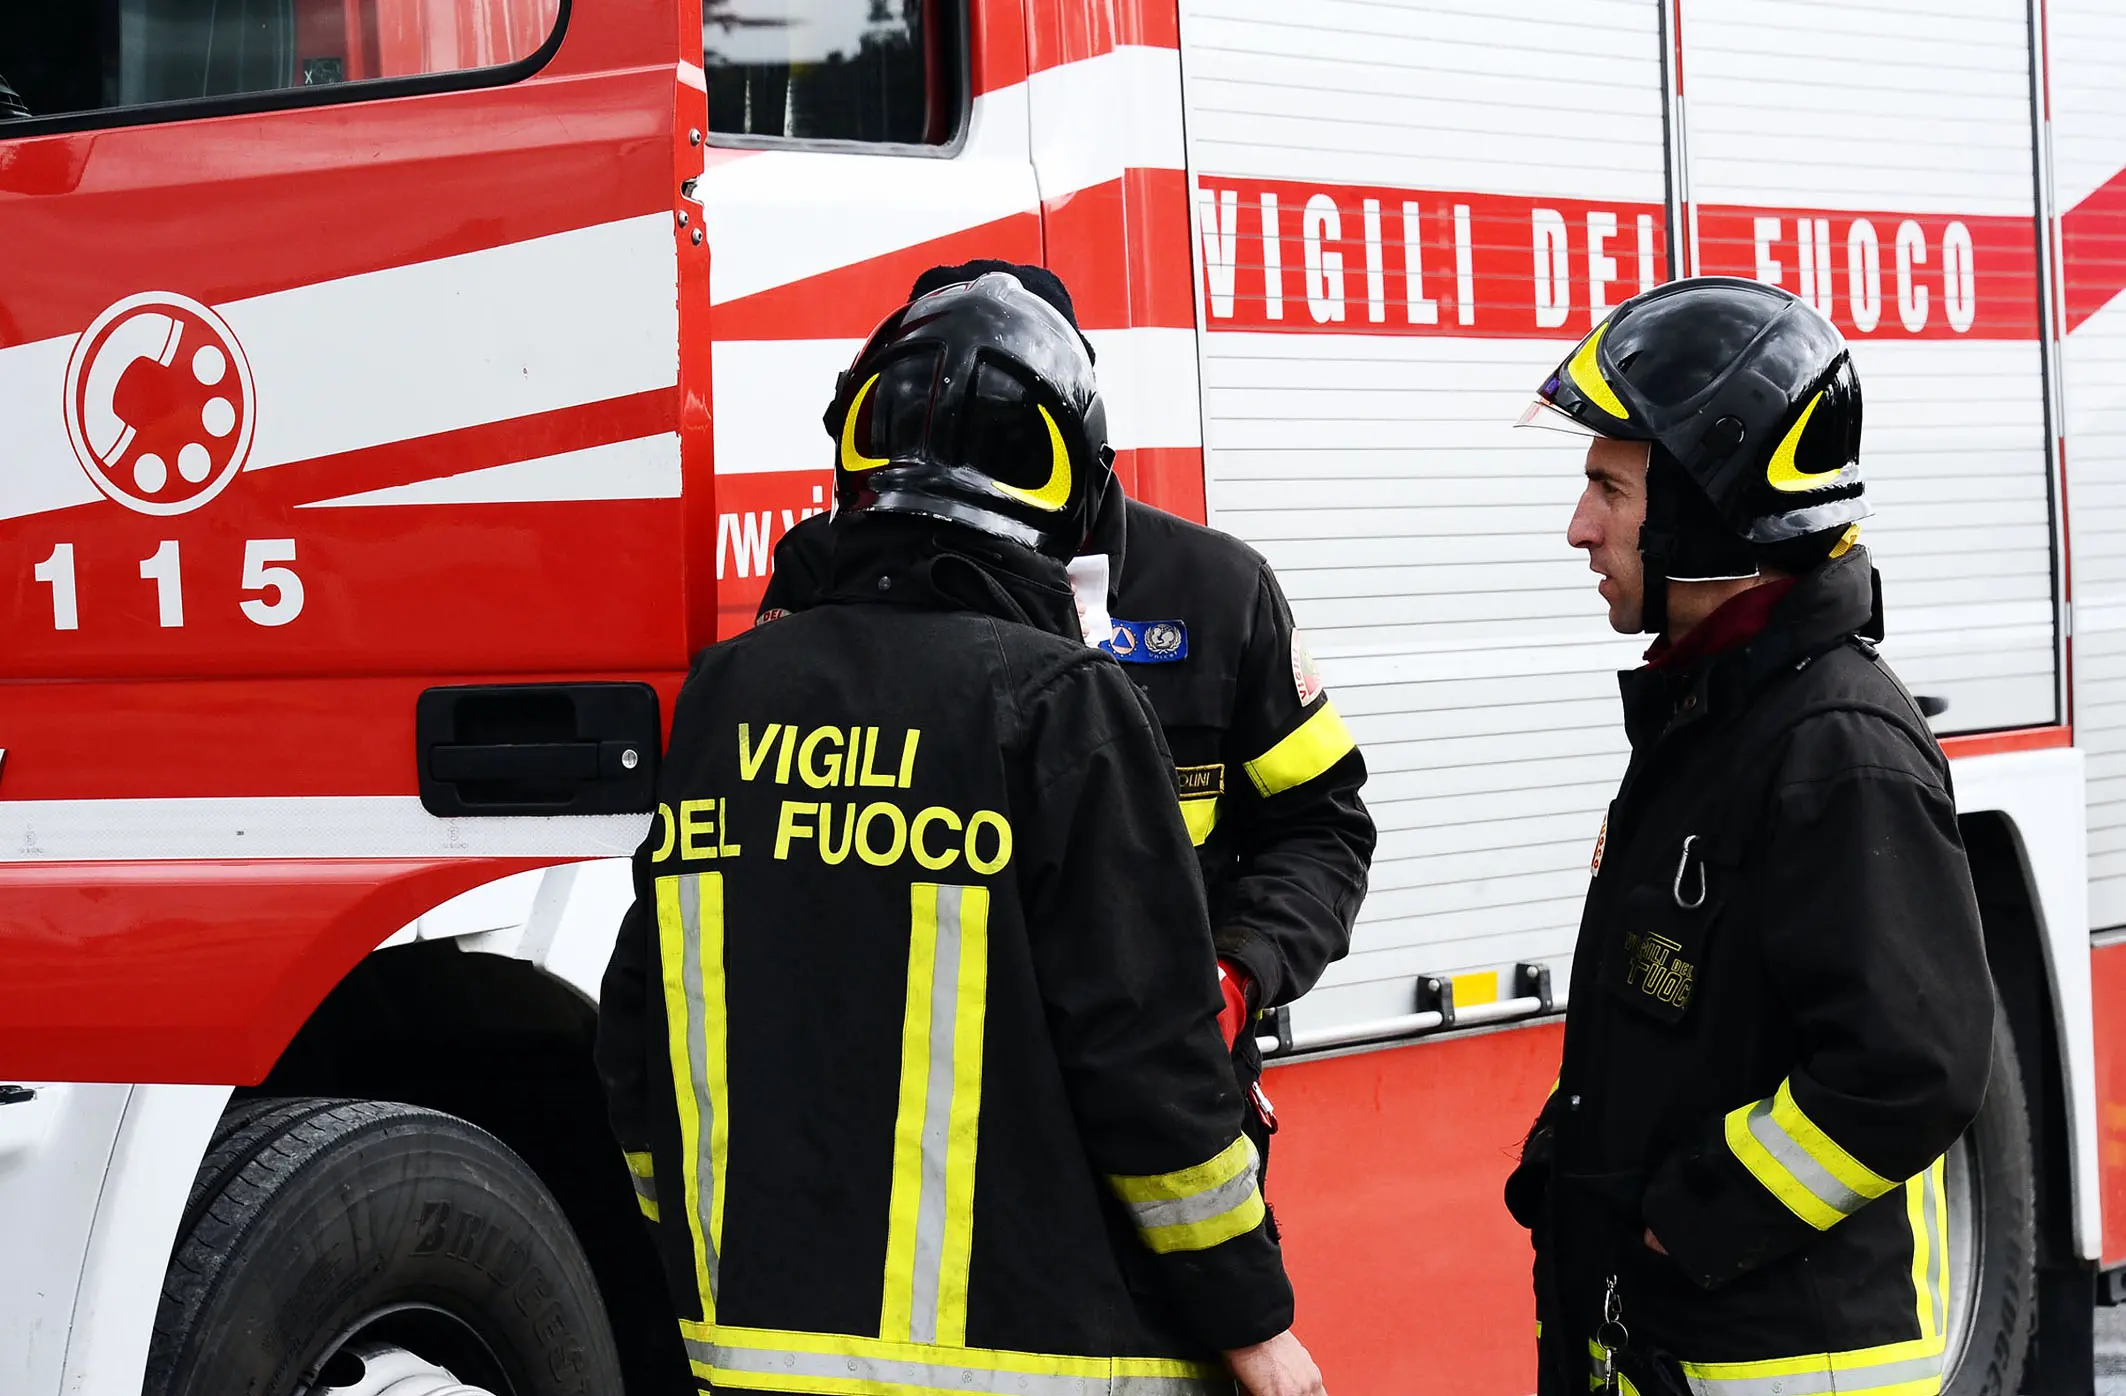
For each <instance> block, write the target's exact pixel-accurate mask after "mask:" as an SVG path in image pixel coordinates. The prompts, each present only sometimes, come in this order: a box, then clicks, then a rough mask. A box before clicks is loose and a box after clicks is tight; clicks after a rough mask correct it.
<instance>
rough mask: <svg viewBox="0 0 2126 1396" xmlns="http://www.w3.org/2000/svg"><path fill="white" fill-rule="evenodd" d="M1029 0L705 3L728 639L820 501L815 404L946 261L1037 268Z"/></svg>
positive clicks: (821, 441)
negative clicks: (775, 558) (1024, 0)
mask: <svg viewBox="0 0 2126 1396" xmlns="http://www.w3.org/2000/svg"><path fill="white" fill-rule="evenodd" d="M1019 5H1020V0H903V3H898V4H894V5H880V4H875V3H872V0H702V4H701V38H702V55H701V56H702V64H703V71H704V73H705V74H706V78H707V86H708V99H709V134H708V141H709V148H708V157H707V160H706V162H705V163H706V169H705V171H704V173H703V176H702V181H701V191H700V193H701V200H702V204H703V212H704V216H705V218H706V221H707V225H708V230H709V248H710V252H711V260H710V272H709V280H710V299H711V301H712V302H713V304H714V311H713V312H712V313H713V334H714V364H715V369H714V375H713V376H714V382H715V440H716V471H717V489H718V505H717V511H718V517H717V520H716V534H715V556H716V576H717V578H718V580H719V584H720V586H721V592H720V595H721V597H722V602H721V607H722V610H721V615H720V625H721V633H723V634H726V635H728V634H732V633H735V632H736V631H739V630H743V629H745V628H746V627H747V626H748V625H750V624H752V620H753V612H754V608H755V605H756V604H757V602H758V600H759V597H760V593H761V589H762V587H763V586H764V585H765V584H766V580H767V572H768V566H769V559H770V555H771V553H772V551H773V548H774V546H775V543H776V542H777V541H778V540H779V539H780V538H781V537H782V535H783V534H784V533H785V532H787V531H788V530H789V529H790V528H791V527H792V526H793V525H794V524H795V523H796V522H797V521H798V520H800V519H802V518H804V517H806V516H808V515H810V514H814V513H818V512H821V511H823V510H825V509H826V508H827V507H828V492H829V490H830V489H831V488H832V475H831V467H832V462H833V455H832V450H831V447H830V444H829V442H828V439H827V437H826V435H825V434H824V432H823V431H822V430H821V428H820V424H819V423H820V414H821V412H822V411H823V410H824V409H825V407H826V405H827V400H828V399H829V398H830V397H831V396H832V395H833V392H834V380H835V376H836V375H837V374H838V373H840V372H841V371H842V370H843V369H845V368H847V367H848V366H849V360H850V359H851V358H853V357H854V356H855V353H856V350H857V349H858V348H859V347H861V345H862V343H863V341H864V339H865V337H866V336H867V335H869V334H870V332H871V330H872V328H873V327H874V326H875V325H877V323H878V322H879V321H880V320H882V319H884V318H885V316H886V313H887V312H888V311H890V310H892V309H893V308H894V307H896V306H898V305H899V304H901V302H902V301H903V300H904V299H905V298H906V296H907V293H908V288H909V285H910V283H912V282H913V281H914V280H915V278H916V276H917V275H919V274H920V273H921V272H922V271H923V270H924V269H926V268H928V267H931V266H933V265H936V264H939V263H946V262H962V261H966V260H969V259H971V258H976V257H1003V258H1009V259H1011V260H1014V261H1022V262H1039V261H1041V260H1042V257H1041V246H1042V243H1041V223H1040V217H1039V209H1040V197H1039V194H1038V192H1037V190H1036V187H1035V184H1034V177H1033V170H1032V166H1031V164H1030V162H1029V158H1028V151H1027V81H1026V69H1027V63H1026V25H1025V19H1024V17H1023V15H1022V14H1021V12H1020V9H1019Z"/></svg>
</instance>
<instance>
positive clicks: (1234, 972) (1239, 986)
mask: <svg viewBox="0 0 2126 1396" xmlns="http://www.w3.org/2000/svg"><path fill="white" fill-rule="evenodd" d="M1249 983H1250V981H1249V979H1248V976H1247V971H1246V970H1243V969H1241V968H1240V967H1239V966H1238V965H1230V964H1227V963H1226V962H1225V961H1224V960H1220V961H1219V962H1218V992H1219V993H1221V994H1223V995H1224V996H1225V1007H1223V1008H1221V1009H1219V1010H1218V1031H1219V1034H1220V1035H1221V1036H1223V1037H1224V1038H1225V1050H1227V1051H1228V1052H1230V1051H1232V1050H1233V1044H1234V1043H1235V1042H1238V1041H1239V1040H1240V1032H1241V1029H1243V1028H1245V1027H1246V1026H1247V1025H1248V985H1249Z"/></svg>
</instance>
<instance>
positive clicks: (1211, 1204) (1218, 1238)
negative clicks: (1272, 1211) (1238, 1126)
mask: <svg viewBox="0 0 2126 1396" xmlns="http://www.w3.org/2000/svg"><path fill="white" fill-rule="evenodd" d="M1257 1162H1258V1161H1257V1156H1256V1153H1255V1146H1254V1145H1253V1144H1252V1143H1250V1142H1249V1141H1248V1139H1247V1137H1246V1136H1245V1135H1243V1136H1241V1137H1240V1138H1238V1139H1235V1140H1234V1141H1233V1142H1232V1143H1231V1144H1228V1145H1227V1146H1226V1147H1225V1148H1224V1149H1222V1150H1220V1151H1219V1152H1218V1154H1217V1156H1216V1157H1214V1158H1211V1159H1210V1160H1208V1161H1206V1162H1204V1163H1199V1164H1197V1165H1195V1166H1194V1167H1192V1168H1182V1169H1177V1170H1176V1171H1174V1172H1172V1173H1156V1174H1152V1175H1150V1176H1146V1177H1122V1176H1111V1177H1110V1178H1109V1179H1108V1183H1109V1184H1110V1185H1111V1186H1112V1187H1113V1188H1114V1190H1115V1193H1116V1195H1117V1196H1119V1197H1120V1198H1121V1199H1122V1201H1123V1204H1124V1205H1125V1206H1127V1207H1128V1208H1129V1210H1130V1215H1131V1218H1132V1219H1133V1220H1134V1221H1135V1222H1136V1223H1137V1231H1138V1234H1139V1235H1141V1236H1143V1238H1144V1244H1145V1245H1147V1246H1149V1247H1151V1249H1152V1250H1154V1251H1157V1252H1159V1253H1160V1254H1162V1255H1163V1254H1166V1253H1169V1252H1172V1251H1202V1250H1209V1249H1210V1248H1211V1247H1212V1246H1215V1245H1218V1244H1220V1243H1221V1242H1225V1241H1230V1240H1232V1239H1233V1238H1234V1237H1235V1236H1241V1235H1245V1234H1246V1233H1248V1232H1250V1231H1253V1230H1254V1229H1255V1227H1256V1226H1257V1225H1259V1224H1260V1223H1261V1221H1262V1218H1263V1211H1264V1209H1263V1205H1262V1189H1261V1187H1260V1186H1259V1185H1258V1184H1257V1182H1256V1169H1257Z"/></svg>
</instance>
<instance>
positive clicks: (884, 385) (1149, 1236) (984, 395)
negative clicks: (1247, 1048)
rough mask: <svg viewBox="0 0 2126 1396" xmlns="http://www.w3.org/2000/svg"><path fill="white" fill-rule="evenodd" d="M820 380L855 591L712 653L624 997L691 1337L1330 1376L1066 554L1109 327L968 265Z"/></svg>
mask: <svg viewBox="0 0 2126 1396" xmlns="http://www.w3.org/2000/svg"><path fill="white" fill-rule="evenodd" d="M833 416H834V419H835V425H836V431H835V439H836V442H837V447H836V449H837V464H836V493H837V497H838V499H839V501H840V510H839V515H838V517H837V519H836V521H835V523H834V525H833V527H834V530H835V545H834V549H833V565H832V570H831V573H830V575H829V577H828V579H827V581H826V585H825V589H824V591H823V592H822V594H821V595H820V597H819V598H818V602H817V604H816V605H814V606H812V607H811V608H809V609H808V610H807V611H806V612H805V613H804V614H803V615H801V616H796V617H793V618H791V619H790V620H788V621H786V622H784V623H782V624H778V625H773V626H767V627H760V628H756V629H754V630H751V631H749V632H747V633H746V634H744V635H741V636H738V637H736V638H734V639H731V640H728V641H725V642H724V643H722V644H719V645H716V646H713V647H711V648H710V649H708V650H706V651H704V653H703V654H702V655H701V657H700V658H699V659H697V661H696V663H695V666H694V671H693V673H692V674H691V675H690V676H689V678H688V681H687V683H686V686H685V688H684V689H683V690H682V691H681V694H680V697H679V700H678V705H677V709H676V711H675V713H674V716H673V725H672V738H671V744H670V751H669V753H668V754H667V755H666V757H665V759H664V764H663V766H662V768H661V770H660V772H659V780H658V789H659V798H660V799H661V800H662V802H663V803H662V804H661V805H660V807H659V809H658V814H657V818H656V820H655V822H654V823H653V825H652V827H651V829H650V833H649V836H648V837H647V838H646V839H645V840H644V842H643V844H642V847H641V848H640V849H639V850H638V851H637V853H636V855H635V869H634V875H635V888H636V900H635V904H634V907H633V909H632V910H631V911H630V912H629V914H628V916H627V918H626V920H625V923H624V925H623V927H622V930H621V934H620V939H619V942H618V944H617V946H616V948H615V951H614V956H613V960H612V963H611V965H610V966H609V967H608V969H607V972H606V978H605V985H604V990H603V996H602V1000H601V1009H600V1023H599V1042H598V1060H599V1064H600V1070H601V1074H602V1075H603V1077H604V1079H605V1082H606V1086H607V1090H608V1094H609V1097H610V1101H611V1114H612V1120H613V1125H614V1129H615V1132H616V1133H617V1135H618V1136H619V1138H620V1139H621V1141H622V1143H623V1146H624V1148H625V1149H626V1150H627V1152H628V1164H629V1168H630V1170H631V1172H632V1173H633V1175H634V1178H635V1180H636V1184H637V1192H638V1197H639V1200H640V1202H641V1204H642V1208H643V1211H644V1213H645V1215H646V1216H648V1217H649V1218H650V1220H651V1223H652V1229H653V1231H654V1232H655V1234H656V1236H657V1237H658V1240H659V1245H660V1249H661V1251H662V1254H663V1256H664V1258H665V1261H666V1270H667V1278H668V1280H669V1282H670V1284H671V1287H672V1289H673V1292H674V1294H675V1296H676V1297H677V1302H678V1305H679V1307H680V1310H681V1324H680V1327H681V1332H682V1336H683V1338H684V1340H685V1344H686V1347H687V1352H688V1356H689V1358H690V1360H691V1362H692V1365H693V1371H694V1374H695V1376H696V1377H697V1378H698V1379H699V1380H700V1381H701V1382H702V1383H704V1384H705V1385H713V1386H715V1387H717V1388H738V1389H754V1390H775V1391H807V1390H810V1391H818V1392H862V1393H864V1394H865V1396H896V1394H897V1393H906V1396H928V1394H929V1393H932V1392H935V1391H937V1390H939V1389H948V1390H952V1391H958V1392H971V1393H995V1396H1020V1393H1024V1392H1029V1391H1031V1392H1035V1393H1050V1396H1079V1393H1083V1396H1106V1394H1107V1393H1113V1396H1128V1393H1132V1392H1134V1393H1138V1396H1155V1394H1156V1396H1189V1393H1204V1396H1209V1393H1212V1392H1214V1391H1217V1390H1219V1389H1221V1388H1223V1389H1230V1383H1231V1376H1229V1375H1227V1373H1228V1370H1230V1372H1231V1373H1232V1374H1235V1375H1237V1376H1238V1377H1239V1378H1240V1379H1241V1381H1242V1382H1243V1383H1244V1384H1245V1385H1246V1386H1247V1387H1248V1388H1249V1389H1250V1390H1251V1391H1252V1392H1254V1393H1256V1394H1257V1396H1308V1394H1309V1393H1319V1392H1320V1391H1321V1380H1320V1376H1319V1373H1318V1372H1317V1371H1316V1370H1315V1368H1314V1365H1313V1363H1312V1360H1311V1359H1310V1358H1309V1357H1308V1356H1307V1354H1306V1351H1305V1349H1304V1348H1303V1347H1302V1346H1301V1345H1300V1344H1299V1342H1298V1341H1297V1339H1295V1338H1294V1337H1293V1336H1292V1334H1291V1331H1290V1326H1291V1319H1292V1292H1291V1287H1290V1284H1289V1282H1288V1281H1287V1279H1286V1276H1285V1272H1284V1267H1283V1262H1282V1259H1281V1257H1280V1254H1279V1250H1278V1247H1277V1245H1276V1242H1275V1240H1274V1239H1273V1237H1272V1236H1271V1234H1270V1232H1269V1229H1268V1226H1267V1222H1266V1213H1265V1208H1264V1204H1263V1200H1262V1194H1261V1191H1260V1189H1259V1187H1258V1186H1257V1183H1256V1176H1255V1150H1254V1147H1253V1146H1252V1145H1251V1144H1250V1143H1249V1141H1248V1140H1247V1139H1246V1138H1245V1137H1244V1136H1243V1135H1242V1134H1241V1132H1240V1130H1239V1128H1238V1120H1239V1116H1240V1106H1241V1101H1240V1097H1239V1094H1238V1090H1237V1087H1236V1084H1235V1080H1234V1075H1233V1071H1232V1068H1231V1066H1230V1064H1229V1061H1228V1058H1227V1056H1226V1052H1225V1049H1224V1047H1223V1045H1222V1044H1221V1042H1220V1040H1219V1035H1218V1026H1217V1019H1218V1014H1219V1009H1220V996H1219V991H1218V987H1217V982H1216V955H1215V951H1214V949H1213V945H1212V940H1211V932H1210V923H1209V919H1208V914H1207V911H1206V907H1205V903H1204V898H1203V893H1202V890H1201V888H1200V887H1199V886H1198V885H1197V883H1196V881H1195V879H1193V878H1191V877H1187V876H1184V875H1177V873H1176V870H1177V869H1179V868H1185V867H1186V866H1187V865H1188V860H1189V857H1190V848H1189V839H1188V831H1187V827H1186V825H1185V823H1184V822H1183V819H1182V816H1181V814H1180V811H1179V810H1178V809H1177V808H1176V807H1175V804H1174V799H1173V794H1172V789H1171V786H1170V785H1169V784H1168V782H1167V779H1166V777H1165V776H1164V774H1163V771H1164V768H1165V762H1166V755H1165V751H1164V748H1163V746H1162V744H1161V741H1160V736H1159V730H1158V726H1157V723H1156V721H1155V719H1154V718H1153V716H1152V714H1151V712H1150V709H1149V707H1148V706H1147V705H1146V704H1145V703H1144V701H1143V700H1142V698H1141V697H1140V696H1139V695H1138V694H1137V693H1136V691H1135V690H1134V689H1132V688H1131V686H1130V684H1129V682H1128V679H1127V677H1126V675H1125V672H1124V671H1123V670H1121V669H1119V668H1117V667H1116V666H1115V665H1114V664H1112V663H1110V662H1109V661H1108V660H1107V659H1106V658H1105V657H1103V656H1101V655H1099V654H1097V653H1095V652H1094V651H1092V650H1090V649H1088V648H1087V647H1086V646H1085V645H1084V644H1083V643H1082V641H1081V639H1080V635H1079V627H1078V622H1077V619H1076V616H1075V614H1074V608H1073V604H1072V596H1071V590H1070V587H1069V584H1068V582H1067V580H1066V577H1065V571H1064V561H1063V560H1064V559H1065V558H1067V557H1068V556H1069V555H1070V553H1071V551H1072V549H1073V548H1074V547H1075V546H1076V544H1077V543H1078V541H1079V540H1080V539H1081V538H1083V537H1084V535H1085V530H1086V527H1087V521H1088V518H1089V514H1090V511H1091V509H1092V508H1093V507H1094V504H1095V502H1096V501H1097V500H1098V498H1099V497H1100V487H1101V485H1102V483H1103V481H1104V478H1105V476H1106V475H1107V474H1108V472H1109V471H1110V469H1111V468H1112V462H1113V453H1112V452H1111V451H1110V450H1109V448H1108V446H1107V439H1106V436H1107V433H1106V414H1105V409H1104V408H1103V406H1102V405H1101V401H1100V397H1099V394H1098V392H1097V390H1096V388H1095V385H1094V380H1093V374H1092V365H1091V362H1090V359H1089V357H1088V355H1087V354H1086V352H1085V348H1084V345H1083V343H1082V341H1081V340H1080V337H1079V336H1078V335H1077V334H1076V333H1075V331H1074V330H1073V329H1072V327H1071V326H1070V325H1069V323H1068V322H1066V321H1065V320H1064V319H1063V317H1062V316H1061V315H1059V314H1057V313H1056V312H1055V311H1054V310H1053V309H1051V308H1050V307H1049V306H1048V305H1047V304H1046V303H1044V302H1043V301H1041V300H1039V299H1038V298H1036V297H1034V296H1033V295H1031V294H1029V293H1028V292H1027V291H1026V290H1025V289H1024V288H1023V287H1022V286H1021V285H1020V284H1019V283H1018V282H1017V281H1015V280H1013V279H1012V278H1010V277H1008V276H986V277H981V278H979V279H977V280H975V281H972V282H970V283H966V284H959V285H954V286H949V287H946V288H944V289H942V290H939V291H937V292H935V293H934V294H931V295H928V296H925V297H922V298H920V299H918V300H916V301H914V302H913V303H912V304H910V305H908V306H905V307H903V308H902V309H900V310H899V311H896V312H895V313H894V314H893V315H892V316H890V317H889V318H888V319H887V320H886V321H885V322H884V323H883V324H882V325H881V326H880V327H879V329H878V330H877V331H876V332H875V333H874V334H873V336H872V337H871V339H870V340H869V341H868V342H867V343H866V345H865V346H864V348H863V349H862V350H861V352H860V353H859V354H858V356H857V358H856V360H855V363H854V364H853V366H852V367H851V369H850V371H849V372H848V373H846V374H844V375H843V376H842V379H841V381H840V384H839V386H838V388H837V391H836V394H835V405H834V408H833ZM1221 1353H1222V1354H1223V1355H1224V1357H1225V1363H1223V1364H1221V1363H1220V1362H1219V1360H1218V1359H1219V1355H1220V1354H1221ZM1228 1364H1229V1365H1228Z"/></svg>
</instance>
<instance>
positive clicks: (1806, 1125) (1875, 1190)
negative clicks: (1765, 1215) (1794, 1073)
mask: <svg viewBox="0 0 2126 1396" xmlns="http://www.w3.org/2000/svg"><path fill="white" fill-rule="evenodd" d="M1726 1134H1727V1145H1728V1148H1729V1149H1730V1150H1731V1151H1732V1152H1733V1153H1734V1155H1735V1157H1736V1159H1737V1160H1739V1161H1740V1162H1741V1164H1742V1166H1743V1167H1744V1168H1747V1169H1748V1170H1749V1171H1750V1174H1751V1176H1753V1177H1754V1178H1756V1180H1757V1181H1758V1182H1760V1183H1762V1184H1764V1186H1765V1188H1766V1190H1767V1191H1769V1192H1770V1193H1771V1194H1772V1196H1774V1197H1776V1198H1778V1199H1779V1200H1780V1201H1781V1202H1783V1203H1785V1204H1786V1207H1787V1210H1789V1211H1791V1212H1792V1213H1793V1214H1794V1215H1795V1216H1797V1217H1800V1218H1801V1219H1802V1220H1803V1221H1805V1222H1807V1223H1808V1224H1809V1225H1811V1226H1813V1227H1815V1228H1816V1229H1817V1230H1818V1231H1827V1230H1829V1229H1830V1228H1831V1227H1833V1226H1835V1225H1837V1224H1838V1223H1839V1222H1840V1221H1842V1220H1844V1219H1845V1218H1846V1217H1849V1216H1851V1215H1852V1214H1853V1213H1855V1212H1857V1211H1859V1210H1860V1209H1861V1208H1862V1207H1864V1206H1866V1205H1867V1204H1868V1203H1869V1202H1871V1201H1873V1200H1874V1199H1875V1198H1878V1197H1880V1196H1882V1195H1883V1194H1884V1193H1886V1192H1888V1191H1889V1190H1890V1189H1891V1188H1893V1187H1895V1186H1897V1185H1896V1184H1895V1183H1893V1182H1891V1181H1890V1180H1889V1179H1887V1178H1884V1177H1882V1176H1881V1175H1880V1174H1878V1173H1876V1172H1875V1171H1874V1170H1872V1169H1870V1168H1869V1167H1867V1165H1865V1164H1863V1163H1861V1162H1860V1161H1859V1160H1858V1159H1856V1158H1854V1157H1853V1156H1852V1155H1851V1154H1849V1153H1847V1152H1846V1151H1845V1150H1844V1149H1843V1148H1841V1147H1840V1146H1839V1144H1838V1143H1837V1142H1836V1141H1835V1140H1833V1139H1832V1138H1831V1137H1830V1136H1829V1135H1828V1134H1825V1133H1824V1132H1823V1130H1822V1129H1820V1128H1819V1127H1818V1126H1817V1124H1816V1122H1815V1121H1814V1120H1811V1119H1810V1118H1809V1117H1808V1116H1807V1115H1804V1114H1803V1113H1802V1112H1801V1107H1800V1106H1798V1105H1796V1104H1795V1103H1794V1094H1793V1089H1792V1084H1791V1083H1790V1082H1786V1081H1782V1082H1780V1083H1779V1089H1778V1091H1777V1092H1776V1093H1775V1094H1774V1095H1773V1096H1772V1097H1771V1099H1769V1100H1759V1101H1752V1102H1751V1103H1750V1104H1748V1105H1745V1106H1742V1107H1740V1108H1738V1109H1736V1110H1732V1111H1730V1112H1729V1113H1728V1116H1727V1121H1726Z"/></svg>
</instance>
